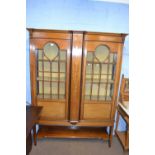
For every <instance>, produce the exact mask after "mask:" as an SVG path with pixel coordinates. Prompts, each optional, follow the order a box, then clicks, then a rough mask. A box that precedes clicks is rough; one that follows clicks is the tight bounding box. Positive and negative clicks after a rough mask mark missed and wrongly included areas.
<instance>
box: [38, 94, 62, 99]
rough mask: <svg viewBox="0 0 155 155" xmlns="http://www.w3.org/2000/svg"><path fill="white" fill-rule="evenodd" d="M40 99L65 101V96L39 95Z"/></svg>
mask: <svg viewBox="0 0 155 155" xmlns="http://www.w3.org/2000/svg"><path fill="white" fill-rule="evenodd" d="M37 98H38V99H42V98H44V99H64V98H65V94H59V95H58V94H39V95H37Z"/></svg>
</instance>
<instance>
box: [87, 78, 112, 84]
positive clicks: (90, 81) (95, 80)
mask: <svg viewBox="0 0 155 155" xmlns="http://www.w3.org/2000/svg"><path fill="white" fill-rule="evenodd" d="M86 83H97V84H98V83H109V84H113V83H114V80H106V79H101V80H100V81H99V79H93V80H92V79H88V78H87V79H86Z"/></svg>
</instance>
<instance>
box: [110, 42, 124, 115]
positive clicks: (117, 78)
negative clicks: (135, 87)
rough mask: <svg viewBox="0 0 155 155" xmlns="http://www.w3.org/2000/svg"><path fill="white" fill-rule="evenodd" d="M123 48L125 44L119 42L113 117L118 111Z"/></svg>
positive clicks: (112, 109)
mask: <svg viewBox="0 0 155 155" xmlns="http://www.w3.org/2000/svg"><path fill="white" fill-rule="evenodd" d="M122 50H123V44H118V54H117V64H116V73H115V83H114V85H115V87H114V95H113V96H114V98H113V99H114V102H113V103H112V107H111V118H114V116H115V111H116V104H117V97H118V87H119V81H120V73H121V65H122Z"/></svg>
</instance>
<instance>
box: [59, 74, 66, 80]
mask: <svg viewBox="0 0 155 155" xmlns="http://www.w3.org/2000/svg"><path fill="white" fill-rule="evenodd" d="M65 79H66V74H65V73H60V81H65Z"/></svg>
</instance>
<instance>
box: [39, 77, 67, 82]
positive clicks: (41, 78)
mask: <svg viewBox="0 0 155 155" xmlns="http://www.w3.org/2000/svg"><path fill="white" fill-rule="evenodd" d="M37 81H45V82H66V79H65V78H62V77H60V78H56V77H52V78H50V77H44V78H43V77H37Z"/></svg>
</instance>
